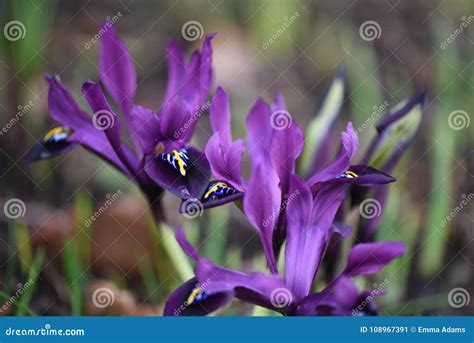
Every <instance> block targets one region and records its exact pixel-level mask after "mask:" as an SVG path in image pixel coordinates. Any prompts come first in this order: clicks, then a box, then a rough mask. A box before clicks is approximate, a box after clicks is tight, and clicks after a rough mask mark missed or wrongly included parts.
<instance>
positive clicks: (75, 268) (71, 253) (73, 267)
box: [63, 241, 83, 316]
mask: <svg viewBox="0 0 474 343" xmlns="http://www.w3.org/2000/svg"><path fill="white" fill-rule="evenodd" d="M63 253H64V254H63V258H64V274H65V276H66V280H67V283H68V286H69V293H70V295H71V315H73V316H80V315H81V310H82V293H81V292H82V291H81V286H82V277H83V275H82V272H81V265H80V262H79V257H78V254H77V253H76V250H75V249H74V245H73V244H72V242H70V241H65V242H64V251H63Z"/></svg>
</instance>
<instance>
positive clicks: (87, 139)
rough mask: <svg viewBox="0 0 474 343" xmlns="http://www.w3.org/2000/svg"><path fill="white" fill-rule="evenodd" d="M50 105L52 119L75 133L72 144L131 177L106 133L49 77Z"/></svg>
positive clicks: (70, 138)
mask: <svg viewBox="0 0 474 343" xmlns="http://www.w3.org/2000/svg"><path fill="white" fill-rule="evenodd" d="M46 80H47V81H48V84H49V92H48V105H49V111H50V114H51V117H52V118H53V119H54V120H56V121H58V122H59V123H61V124H62V125H63V126H65V127H66V128H68V129H71V130H72V131H73V132H74V133H73V134H72V135H71V136H70V137H69V141H70V142H76V143H79V144H81V145H82V146H84V147H85V148H86V149H87V150H90V151H92V152H93V153H95V154H97V155H98V156H99V157H100V158H102V159H104V160H105V161H107V162H109V163H110V164H112V165H113V166H114V167H116V168H117V169H118V170H120V171H121V172H123V173H124V174H125V175H127V176H129V177H133V175H132V174H131V173H130V171H129V169H128V168H127V167H126V166H125V165H124V163H123V162H122V161H121V160H120V158H119V157H118V156H117V154H116V152H115V150H114V149H113V148H112V146H111V144H110V142H109V140H108V138H107V136H106V134H105V132H104V131H102V130H99V129H97V128H96V127H95V126H94V125H93V123H92V119H91V118H90V117H89V116H88V115H87V114H86V113H85V112H83V111H82V110H81V109H80V108H79V106H78V105H77V103H76V101H75V100H74V98H73V97H72V96H71V94H70V93H69V92H68V91H67V90H66V89H65V88H64V87H63V86H62V85H61V83H59V81H57V80H56V79H55V78H54V77H52V76H50V75H47V76H46Z"/></svg>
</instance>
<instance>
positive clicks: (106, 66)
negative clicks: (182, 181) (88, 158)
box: [99, 21, 140, 151]
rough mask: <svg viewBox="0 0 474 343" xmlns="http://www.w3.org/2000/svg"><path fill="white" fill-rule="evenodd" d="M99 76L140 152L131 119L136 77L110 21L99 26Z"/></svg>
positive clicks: (125, 47)
mask: <svg viewBox="0 0 474 343" xmlns="http://www.w3.org/2000/svg"><path fill="white" fill-rule="evenodd" d="M101 32H104V34H103V35H102V37H101V44H100V59H99V74H100V79H101V81H102V83H103V84H104V86H105V88H106V89H107V92H108V93H109V94H110V96H111V97H112V99H114V101H115V102H116V103H117V104H118V105H119V106H120V109H121V111H122V114H123V115H124V117H125V121H126V123H127V127H128V129H129V132H130V134H131V139H132V141H133V143H134V146H135V149H137V151H140V144H139V141H138V137H137V136H136V135H134V133H135V130H134V128H133V123H132V119H131V110H132V105H133V99H134V97H135V92H136V87H137V76H136V74H135V68H134V66H133V61H132V59H131V57H130V54H129V52H128V49H127V46H126V45H125V43H124V42H123V41H122V40H121V39H120V38H119V37H118V36H117V32H116V31H115V27H114V26H113V24H112V23H111V22H110V21H105V22H104V23H103V24H102V26H101Z"/></svg>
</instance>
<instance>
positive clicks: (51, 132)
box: [43, 126, 72, 142]
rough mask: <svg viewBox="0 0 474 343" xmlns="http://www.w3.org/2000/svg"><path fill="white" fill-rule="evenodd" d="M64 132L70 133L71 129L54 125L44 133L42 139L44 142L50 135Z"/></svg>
mask: <svg viewBox="0 0 474 343" xmlns="http://www.w3.org/2000/svg"><path fill="white" fill-rule="evenodd" d="M62 132H66V133H67V134H68V135H70V134H72V131H71V130H68V129H66V128H64V127H62V126H58V127H55V128H53V129H51V130H50V131H49V132H48V133H47V134H46V135H44V137H43V140H44V141H45V142H46V141H48V140H49V139H50V138H51V137H53V136H54V135H56V134H58V133H62Z"/></svg>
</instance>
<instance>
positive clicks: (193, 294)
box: [186, 287, 201, 305]
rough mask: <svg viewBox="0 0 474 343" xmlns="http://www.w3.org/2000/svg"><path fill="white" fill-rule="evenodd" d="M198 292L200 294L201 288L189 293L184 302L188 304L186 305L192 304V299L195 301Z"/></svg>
mask: <svg viewBox="0 0 474 343" xmlns="http://www.w3.org/2000/svg"><path fill="white" fill-rule="evenodd" d="M199 292H201V287H196V288H194V289H193V291H192V292H191V294H190V295H189V297H188V300H187V301H186V302H187V303H188V305H190V304H192V303H193V301H194V299H196V297H197V296H198V294H199Z"/></svg>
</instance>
